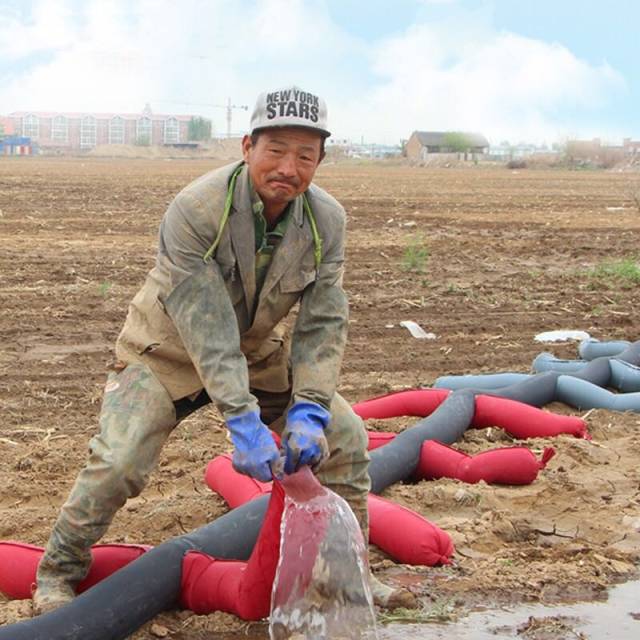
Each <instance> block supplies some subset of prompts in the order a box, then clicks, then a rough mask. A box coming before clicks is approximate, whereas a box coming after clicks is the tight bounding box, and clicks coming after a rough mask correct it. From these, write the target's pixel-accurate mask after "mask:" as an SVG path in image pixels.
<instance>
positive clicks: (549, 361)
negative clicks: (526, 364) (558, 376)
mask: <svg viewBox="0 0 640 640" xmlns="http://www.w3.org/2000/svg"><path fill="white" fill-rule="evenodd" d="M587 362H588V361H587V360H562V359H561V358H556V357H555V356H554V355H553V354H552V353H549V352H548V351H544V352H542V353H539V354H538V355H537V356H536V357H535V358H534V359H533V362H532V363H531V369H532V370H533V371H535V372H536V373H541V372H542V371H557V372H558V373H573V372H574V371H580V370H581V369H583V368H584V367H585V366H586V365H587Z"/></svg>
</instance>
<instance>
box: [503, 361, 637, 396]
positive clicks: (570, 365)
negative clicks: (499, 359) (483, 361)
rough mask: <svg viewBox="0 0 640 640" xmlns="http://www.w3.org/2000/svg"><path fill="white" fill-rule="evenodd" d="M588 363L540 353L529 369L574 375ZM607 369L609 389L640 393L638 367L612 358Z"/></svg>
mask: <svg viewBox="0 0 640 640" xmlns="http://www.w3.org/2000/svg"><path fill="white" fill-rule="evenodd" d="M588 363H589V361H588V360H561V359H560V358H556V357H554V356H553V354H551V353H541V354H539V355H538V356H536V358H535V359H534V361H533V364H532V365H531V367H532V369H533V370H534V371H536V372H538V373H539V372H541V371H557V372H558V373H575V372H576V371H581V370H582V369H584V367H585V366H586V365H587V364H588ZM609 369H610V374H611V378H610V380H609V386H610V387H612V388H613V389H617V390H618V391H619V392H621V393H634V392H636V391H640V367H636V366H634V365H632V364H630V363H628V362H623V361H622V360H619V359H618V358H615V357H614V358H610V359H609ZM500 375H504V374H500Z"/></svg>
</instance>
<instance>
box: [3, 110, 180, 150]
mask: <svg viewBox="0 0 640 640" xmlns="http://www.w3.org/2000/svg"><path fill="white" fill-rule="evenodd" d="M192 118H193V116H190V115H189V116H185V115H172V114H157V113H151V109H149V107H148V106H147V107H146V108H145V109H144V110H143V111H142V113H90V112H84V113H73V112H57V111H56V112H53V111H51V112H49V111H15V112H13V113H10V114H9V120H10V121H11V124H12V127H13V130H14V133H15V134H16V135H21V136H28V137H29V138H31V139H32V140H33V141H34V142H37V143H38V145H39V146H40V147H42V148H52V147H53V148H59V149H66V150H70V151H71V150H85V149H92V148H93V147H95V146H98V145H102V144H138V145H150V144H157V145H162V144H181V143H186V142H187V141H188V139H189V122H190V121H191V119H192Z"/></svg>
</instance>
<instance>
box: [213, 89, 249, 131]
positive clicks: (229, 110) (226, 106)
mask: <svg viewBox="0 0 640 640" xmlns="http://www.w3.org/2000/svg"><path fill="white" fill-rule="evenodd" d="M211 106H212V107H216V108H217V109H226V110H227V138H230V137H231V116H232V113H233V110H234V109H243V110H244V111H248V110H249V107H248V106H247V105H246V104H231V98H227V104H212V105H211Z"/></svg>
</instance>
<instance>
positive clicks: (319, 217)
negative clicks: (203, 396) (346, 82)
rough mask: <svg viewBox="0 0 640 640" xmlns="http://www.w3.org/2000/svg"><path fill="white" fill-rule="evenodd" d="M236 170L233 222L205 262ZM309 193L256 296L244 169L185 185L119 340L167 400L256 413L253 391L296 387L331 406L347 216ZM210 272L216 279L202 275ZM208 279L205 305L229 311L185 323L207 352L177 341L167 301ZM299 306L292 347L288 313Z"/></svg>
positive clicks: (343, 308)
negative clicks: (194, 399)
mask: <svg viewBox="0 0 640 640" xmlns="http://www.w3.org/2000/svg"><path fill="white" fill-rule="evenodd" d="M239 167H242V169H241V170H240V173H238V175H237V178H236V180H235V186H234V188H233V191H232V197H233V200H232V206H231V209H230V214H229V217H228V221H227V222H226V223H225V224H224V225H223V230H222V233H221V234H220V236H219V239H218V245H217V246H216V247H215V252H214V253H213V255H212V257H211V258H207V261H205V256H207V254H208V252H209V255H211V253H212V252H211V251H210V249H211V247H212V245H214V243H215V241H216V238H218V235H219V234H218V231H219V229H220V226H221V220H222V217H223V212H224V209H225V201H226V199H227V196H228V191H229V185H230V181H231V177H232V175H233V174H234V172H235V171H236V170H237V169H238V168H239ZM305 195H306V198H307V202H308V204H309V205H310V208H311V211H312V217H313V220H311V219H310V216H309V215H308V212H307V211H305V206H304V202H303V197H302V196H299V197H298V198H296V200H295V201H294V202H293V203H292V205H291V206H292V210H291V219H290V221H289V224H288V225H287V229H286V232H285V235H284V237H283V238H282V241H281V242H280V244H279V246H278V247H277V249H276V251H275V252H274V255H273V257H272V260H271V264H270V265H269V270H268V273H267V275H266V278H265V281H264V284H263V286H262V289H261V290H260V292H259V293H257V291H256V281H255V273H256V269H255V245H254V214H253V210H252V200H251V186H250V181H249V175H248V170H247V167H246V166H244V165H242V163H234V164H232V165H227V166H225V167H222V168H220V169H216V170H214V171H212V172H210V173H208V174H206V175H204V176H202V177H201V178H199V179H197V180H195V181H194V182H192V183H191V184H190V185H188V186H187V187H186V188H185V189H183V190H182V191H181V192H180V193H179V194H178V195H177V197H176V198H175V199H174V200H173V202H172V203H171V204H170V205H169V208H168V210H167V212H166V214H165V216H164V218H163V220H162V223H161V225H160V233H159V246H158V254H157V258H156V264H155V266H154V267H153V269H152V270H151V271H150V272H149V274H148V276H147V279H146V281H145V283H144V285H143V287H142V288H141V290H140V291H139V292H138V294H137V295H136V296H135V298H134V299H133V300H132V302H131V304H130V306H129V311H128V315H127V318H126V321H125V324H124V327H123V329H122V332H121V333H120V336H119V337H118V341H117V343H116V356H117V358H118V360H120V361H121V362H124V363H133V362H143V363H144V364H146V365H147V366H148V367H149V368H150V369H151V370H152V371H153V372H154V374H155V375H156V376H157V378H158V379H159V380H160V382H161V383H162V384H163V385H164V386H165V388H166V389H167V390H168V392H169V393H170V395H171V397H172V398H173V399H174V400H177V399H180V398H183V397H186V396H190V395H192V394H194V393H196V392H198V391H200V390H201V389H203V388H204V389H206V390H207V392H208V393H209V396H210V397H211V398H212V400H213V401H214V402H215V403H216V404H217V405H218V407H219V408H220V409H221V411H222V412H223V414H225V415H226V416H230V415H238V414H240V413H243V412H245V411H250V410H253V409H255V408H257V400H256V398H255V396H254V395H253V394H252V393H251V392H250V389H259V390H264V391H267V392H283V391H287V390H288V389H290V388H292V393H293V398H294V400H300V399H306V400H311V401H313V402H317V403H319V404H321V405H323V406H325V407H327V408H328V407H329V405H330V403H331V399H332V397H333V394H334V392H335V387H336V384H337V379H338V374H339V370H340V365H341V361H342V355H343V352H344V346H345V342H346V332H347V324H348V304H347V299H346V296H345V293H344V291H343V289H342V275H343V261H344V240H345V213H344V209H343V208H342V206H341V205H340V204H339V203H338V202H337V201H336V200H335V199H333V198H332V197H331V196H329V195H328V194H327V193H326V192H325V191H323V190H322V189H320V188H319V187H317V186H315V185H313V184H312V185H311V186H310V187H309V189H308V190H307V192H306V194H305ZM314 220H315V225H316V228H317V234H316V241H314V233H313V229H312V225H313V224H314ZM318 237H319V238H320V239H321V242H318V241H317V238H318ZM314 250H315V253H314ZM211 262H212V264H211ZM202 269H213V271H201V270H202ZM209 273H211V274H212V276H215V277H212V278H211V279H209V276H208V274H209ZM203 276H204V277H206V284H210V283H214V284H213V287H214V288H213V289H210V290H209V291H210V292H211V296H210V297H211V299H212V300H222V302H224V305H222V306H223V307H224V308H225V309H227V308H228V309H229V313H225V314H224V316H223V317H221V318H219V319H218V320H217V321H216V322H208V321H207V318H208V317H209V314H206V313H203V314H201V316H202V317H201V318H196V319H193V318H191V319H190V320H189V322H188V324H189V325H191V328H190V329H189V330H190V331H191V330H192V329H193V325H194V323H195V326H196V327H197V333H199V334H200V339H201V341H202V344H203V349H202V350H199V349H197V348H192V347H191V346H190V348H189V349H187V348H186V347H185V342H186V340H184V341H183V340H182V339H181V337H180V336H181V335H183V336H184V335H185V334H184V333H183V329H184V327H179V326H176V322H174V320H172V317H170V315H169V313H168V312H167V308H168V307H169V305H168V304H165V303H166V301H169V302H170V301H171V295H172V293H174V292H175V291H176V288H177V287H181V290H180V293H182V292H183V290H184V288H185V287H186V288H187V289H188V288H189V287H190V285H191V282H194V283H195V282H196V281H197V280H198V279H200V281H202V278H203ZM194 286H196V285H195V284H194ZM221 289H222V290H221ZM187 293H188V291H187ZM218 296H223V298H219V297H218ZM227 297H228V300H227ZM196 298H197V296H196ZM256 298H257V299H256ZM228 302H230V305H229V304H228ZM298 302H299V303H300V306H299V310H298V315H297V318H296V321H295V325H294V328H293V333H292V336H291V339H290V340H289V339H288V338H287V336H286V330H285V328H284V327H285V324H286V322H285V318H286V316H287V315H288V314H289V312H290V311H291V309H292V307H294V305H296V303H298ZM219 306H221V305H219ZM231 309H232V310H231ZM254 310H255V311H254ZM228 316H232V317H228ZM233 316H235V317H233ZM213 317H215V314H213ZM181 322H183V321H181ZM198 323H200V324H198ZM212 324H216V325H217V326H210V325H212ZM191 343H192V341H190V342H189V344H190V345H191ZM208 347H213V348H214V349H215V352H216V355H215V357H209V356H207V355H206V351H207V348H208ZM203 354H204V355H203Z"/></svg>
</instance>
